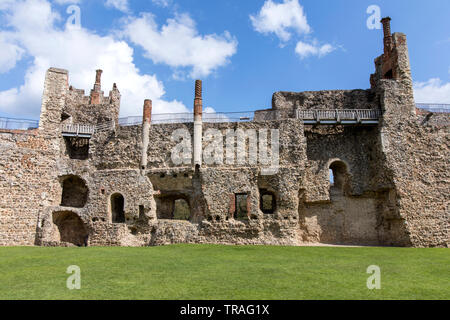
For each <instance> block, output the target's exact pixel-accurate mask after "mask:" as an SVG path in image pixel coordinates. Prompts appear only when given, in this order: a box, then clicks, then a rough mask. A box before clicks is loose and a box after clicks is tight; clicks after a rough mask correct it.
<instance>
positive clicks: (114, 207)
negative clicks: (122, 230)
mask: <svg viewBox="0 0 450 320" xmlns="http://www.w3.org/2000/svg"><path fill="white" fill-rule="evenodd" d="M124 208H125V199H124V197H123V196H122V195H121V194H120V193H115V194H113V195H112V196H111V219H112V223H125V209H124Z"/></svg>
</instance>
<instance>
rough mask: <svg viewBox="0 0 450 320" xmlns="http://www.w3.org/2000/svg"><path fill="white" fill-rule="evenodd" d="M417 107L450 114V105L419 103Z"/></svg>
mask: <svg viewBox="0 0 450 320" xmlns="http://www.w3.org/2000/svg"><path fill="white" fill-rule="evenodd" d="M416 107H417V108H419V109H422V110H426V111H430V112H435V113H450V104H442V103H441V104H439V103H417V104H416Z"/></svg>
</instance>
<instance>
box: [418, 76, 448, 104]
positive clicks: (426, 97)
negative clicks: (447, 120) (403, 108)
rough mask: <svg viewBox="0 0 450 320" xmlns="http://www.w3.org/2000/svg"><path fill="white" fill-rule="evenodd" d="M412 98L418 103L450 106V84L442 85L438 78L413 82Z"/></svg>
mask: <svg viewBox="0 0 450 320" xmlns="http://www.w3.org/2000/svg"><path fill="white" fill-rule="evenodd" d="M414 97H415V100H416V102H418V103H445V104H447V103H448V104H450V82H447V83H443V82H442V81H441V79H439V78H432V79H430V80H428V81H426V82H415V83H414Z"/></svg>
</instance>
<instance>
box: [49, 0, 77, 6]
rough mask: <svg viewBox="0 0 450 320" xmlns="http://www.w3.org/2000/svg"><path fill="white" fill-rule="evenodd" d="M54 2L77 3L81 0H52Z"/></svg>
mask: <svg viewBox="0 0 450 320" xmlns="http://www.w3.org/2000/svg"><path fill="white" fill-rule="evenodd" d="M54 2H55V3H57V4H61V5H64V4H79V3H81V0H54Z"/></svg>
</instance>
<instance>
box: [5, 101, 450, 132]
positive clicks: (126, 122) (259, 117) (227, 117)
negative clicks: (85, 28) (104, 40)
mask: <svg viewBox="0 0 450 320" xmlns="http://www.w3.org/2000/svg"><path fill="white" fill-rule="evenodd" d="M417 108H420V109H423V110H427V111H430V112H438V113H450V104H432V103H418V104H417ZM317 111H320V112H319V119H324V118H327V117H332V118H333V117H334V118H333V119H336V117H335V116H333V112H334V113H335V112H336V110H299V111H298V112H304V113H303V114H301V115H300V118H303V119H310V120H314V119H315V118H314V117H315V114H314V112H317ZM371 111H376V112H380V111H377V110H371ZM339 112H340V115H341V116H340V119H343V120H345V119H346V118H349V117H350V118H352V119H357V118H356V117H355V113H354V112H355V110H339ZM316 115H317V114H316ZM361 115H362V119H364V116H365V115H364V113H362V114H361ZM295 116H296V115H295V114H294V115H291V114H288V113H287V114H284V113H283V111H282V110H260V111H248V112H217V113H204V114H203V122H206V123H220V122H248V121H268V120H276V119H281V118H286V117H288V118H289V117H295ZM379 116H381V115H379ZM379 116H378V117H379ZM297 117H299V115H297ZM193 121H194V115H193V113H166V114H153V115H152V124H167V123H190V122H193ZM141 123H142V116H137V117H126V118H120V119H119V125H121V126H133V125H140V124H141ZM112 125H113V123H108V124H101V125H98V126H97V127H96V130H104V129H107V128H110V127H111V126H112ZM105 126H107V128H106V127H105ZM38 127H39V121H38V120H27V119H14V118H6V117H0V129H6V130H31V129H36V128H38Z"/></svg>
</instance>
